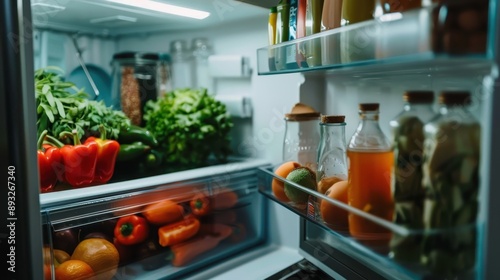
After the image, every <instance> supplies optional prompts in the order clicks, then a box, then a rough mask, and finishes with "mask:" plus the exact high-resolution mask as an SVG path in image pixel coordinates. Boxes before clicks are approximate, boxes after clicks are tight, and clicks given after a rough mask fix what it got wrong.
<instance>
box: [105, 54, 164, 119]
mask: <svg viewBox="0 0 500 280" xmlns="http://www.w3.org/2000/svg"><path fill="white" fill-rule="evenodd" d="M112 64H113V65H112V66H113V88H112V95H113V96H112V100H113V106H114V108H116V109H120V110H122V111H123V112H124V113H125V115H127V117H129V118H130V120H131V122H132V124H134V125H138V126H142V125H144V121H143V118H142V116H143V110H144V105H145V104H146V102H147V101H149V100H156V98H157V97H158V95H159V90H160V81H161V79H159V77H160V75H159V70H160V67H159V66H160V57H159V55H158V54H157V53H137V52H122V53H117V54H115V55H114V56H113V62H112Z"/></svg>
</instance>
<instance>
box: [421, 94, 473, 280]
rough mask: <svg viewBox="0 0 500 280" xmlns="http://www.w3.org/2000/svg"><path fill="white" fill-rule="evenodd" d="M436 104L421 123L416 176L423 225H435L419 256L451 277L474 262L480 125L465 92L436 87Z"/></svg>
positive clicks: (427, 226) (468, 95) (425, 262)
mask: <svg viewBox="0 0 500 280" xmlns="http://www.w3.org/2000/svg"><path fill="white" fill-rule="evenodd" d="M439 104H440V109H439V113H438V115H437V116H436V117H435V118H433V119H432V120H431V121H430V122H429V123H427V124H426V125H425V126H424V132H425V141H424V158H425V160H424V164H423V180H422V184H423V186H424V188H425V190H426V195H427V198H426V199H425V202H424V219H423V223H424V227H425V228H426V229H432V230H438V231H437V233H434V234H432V233H429V234H426V235H424V237H423V242H424V243H425V244H427V245H429V246H425V247H424V252H423V254H424V257H423V258H422V259H423V260H424V265H426V266H427V267H429V268H430V269H431V270H432V271H433V272H435V273H437V274H439V275H441V276H443V277H447V278H449V279H453V278H459V277H457V276H458V275H461V274H463V273H465V272H466V271H468V270H470V269H472V268H473V267H474V266H475V252H476V238H475V236H476V234H477V233H476V226H475V225H476V219H477V214H478V208H479V205H478V204H479V202H478V193H479V180H480V178H479V162H480V157H481V154H480V150H481V147H480V134H481V127H480V124H479V122H478V121H477V120H476V118H475V117H474V116H473V115H472V114H471V112H470V111H469V110H468V108H469V106H470V105H471V94H470V93H469V92H466V91H462V92H459V91H446V92H442V93H441V94H440V96H439ZM464 256H466V258H464ZM443 260H445V261H443ZM457 264H460V265H457Z"/></svg>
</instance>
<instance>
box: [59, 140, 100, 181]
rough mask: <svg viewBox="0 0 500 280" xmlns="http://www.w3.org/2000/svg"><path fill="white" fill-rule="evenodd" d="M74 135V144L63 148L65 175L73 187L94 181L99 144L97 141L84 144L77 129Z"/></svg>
mask: <svg viewBox="0 0 500 280" xmlns="http://www.w3.org/2000/svg"><path fill="white" fill-rule="evenodd" d="M72 136H73V142H74V145H64V147H62V148H61V154H62V158H63V163H64V168H65V170H64V174H65V176H64V177H65V179H66V182H68V183H69V184H70V185H71V186H73V187H76V188H80V187H86V186H90V185H91V184H92V181H94V173H95V166H96V162H97V152H98V151H99V147H98V144H97V142H95V141H90V142H88V143H85V144H82V143H81V142H80V138H79V137H78V134H77V132H76V130H73V132H72Z"/></svg>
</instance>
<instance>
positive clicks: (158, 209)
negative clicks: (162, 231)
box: [142, 199, 184, 226]
mask: <svg viewBox="0 0 500 280" xmlns="http://www.w3.org/2000/svg"><path fill="white" fill-rule="evenodd" d="M142 215H143V216H144V218H146V220H148V222H150V223H151V224H154V225H159V226H162V225H166V224H168V223H172V222H175V221H178V220H180V219H182V217H183V216H184V208H183V207H182V206H181V205H179V204H178V203H176V202H174V201H171V200H168V199H166V200H162V201H159V202H155V203H152V204H148V205H147V206H145V207H144V209H143V210H142Z"/></svg>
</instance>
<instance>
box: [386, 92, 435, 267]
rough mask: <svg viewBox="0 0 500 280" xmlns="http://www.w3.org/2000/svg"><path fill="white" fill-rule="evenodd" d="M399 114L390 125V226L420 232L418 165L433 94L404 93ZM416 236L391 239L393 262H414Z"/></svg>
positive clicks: (416, 257) (421, 198) (421, 195)
mask: <svg viewBox="0 0 500 280" xmlns="http://www.w3.org/2000/svg"><path fill="white" fill-rule="evenodd" d="M403 100H404V102H405V103H404V106H403V111H402V112H400V113H399V114H398V115H396V116H395V117H394V118H393V119H392V120H391V121H390V123H389V124H390V127H391V132H392V139H393V142H392V145H393V151H394V161H395V166H394V180H392V184H393V188H392V189H393V191H394V223H396V224H399V225H403V226H405V227H408V228H412V229H421V228H422V226H423V224H422V215H423V201H424V189H423V187H422V177H423V175H422V163H423V158H424V157H423V147H424V125H425V123H427V122H428V121H429V120H430V119H431V118H432V117H434V116H435V111H434V110H433V103H434V92H432V91H407V92H405V93H404V94H403ZM420 248H421V240H420V236H416V235H409V236H400V235H393V236H392V239H391V243H390V249H391V255H392V257H393V258H394V259H397V260H402V261H412V262H418V261H419V259H420V257H421V254H420Z"/></svg>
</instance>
